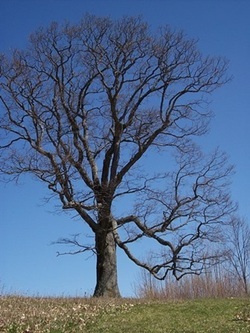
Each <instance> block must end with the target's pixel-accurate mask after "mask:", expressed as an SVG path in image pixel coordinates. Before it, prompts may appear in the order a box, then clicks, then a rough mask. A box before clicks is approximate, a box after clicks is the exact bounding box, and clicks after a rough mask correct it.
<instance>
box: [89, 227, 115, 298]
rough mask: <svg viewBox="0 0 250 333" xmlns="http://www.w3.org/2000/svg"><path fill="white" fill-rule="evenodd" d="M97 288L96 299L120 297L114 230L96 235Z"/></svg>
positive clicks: (103, 231) (102, 231)
mask: <svg viewBox="0 0 250 333" xmlns="http://www.w3.org/2000/svg"><path fill="white" fill-rule="evenodd" d="M95 240H96V251H97V262H96V276H97V281H96V287H95V291H94V296H95V297H116V298H117V297H120V292H119V288H118V281H117V262H116V243H115V240H114V236H113V232H112V230H110V231H107V230H105V229H103V230H101V231H99V232H97V233H96V237H95Z"/></svg>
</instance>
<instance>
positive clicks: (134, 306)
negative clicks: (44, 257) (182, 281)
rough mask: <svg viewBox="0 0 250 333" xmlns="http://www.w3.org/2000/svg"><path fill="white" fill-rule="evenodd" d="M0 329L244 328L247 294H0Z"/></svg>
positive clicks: (162, 331) (249, 328)
mask: <svg viewBox="0 0 250 333" xmlns="http://www.w3.org/2000/svg"><path fill="white" fill-rule="evenodd" d="M0 332H4V333H45V332H46V333H81V332H82V333H98V332H102V333H105V332H108V333H120V332H121V333H124V332H125V333H126V332H128V333H135V332H136V333H201V332H210V333H230V332H231V333H237V332H242V333H243V332H250V300H248V299H204V300H194V301H191V300H190V301H162V300H161V301H156V300H151V301H147V300H127V299H121V300H107V299H101V300H99V299H80V298H77V299H70V298H26V297H0Z"/></svg>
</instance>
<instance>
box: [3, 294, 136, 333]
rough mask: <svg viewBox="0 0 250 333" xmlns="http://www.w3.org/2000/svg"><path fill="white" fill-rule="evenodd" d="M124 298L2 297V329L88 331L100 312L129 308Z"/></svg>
mask: <svg viewBox="0 0 250 333" xmlns="http://www.w3.org/2000/svg"><path fill="white" fill-rule="evenodd" d="M131 305H132V304H130V303H128V302H126V301H124V300H116V301H114V300H109V299H102V300H100V299H80V298H33V297H18V296H2V297H0V314H1V317H0V332H6V333H42V332H44V333H45V332H46V333H47V332H48V333H61V332H67V333H69V332H70V333H74V332H78V333H79V332H85V327H86V323H89V324H91V323H92V322H93V321H94V320H95V318H96V317H97V316H98V315H100V313H102V314H103V313H105V314H110V313H112V312H115V313H119V312H125V311H128V309H129V308H130V307H131Z"/></svg>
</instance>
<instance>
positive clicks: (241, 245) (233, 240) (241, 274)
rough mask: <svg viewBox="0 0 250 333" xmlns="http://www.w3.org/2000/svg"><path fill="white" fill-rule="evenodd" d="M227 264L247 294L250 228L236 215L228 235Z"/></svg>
mask: <svg viewBox="0 0 250 333" xmlns="http://www.w3.org/2000/svg"><path fill="white" fill-rule="evenodd" d="M226 236H227V237H226V247H227V252H226V259H227V263H228V264H229V265H227V266H226V268H227V270H228V271H229V273H230V274H232V275H233V277H234V278H237V279H238V281H239V283H240V285H241V286H242V289H243V290H244V292H245V294H246V295H247V294H248V283H249V276H250V228H249V225H248V224H247V222H246V220H244V219H242V218H239V217H234V218H233V219H232V220H231V223H230V225H229V228H228V232H227V235H226Z"/></svg>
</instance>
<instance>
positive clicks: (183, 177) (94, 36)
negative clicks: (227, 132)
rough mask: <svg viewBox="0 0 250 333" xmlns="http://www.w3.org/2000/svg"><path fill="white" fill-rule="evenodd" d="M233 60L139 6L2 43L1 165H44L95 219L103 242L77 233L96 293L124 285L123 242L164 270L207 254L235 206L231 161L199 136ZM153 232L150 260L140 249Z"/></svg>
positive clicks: (158, 273) (90, 220) (196, 265)
mask: <svg viewBox="0 0 250 333" xmlns="http://www.w3.org/2000/svg"><path fill="white" fill-rule="evenodd" d="M226 70H227V62H226V61H225V60H224V59H222V58H213V57H204V56H203V55H202V54H201V53H200V52H199V51H198V50H197V46H196V42H195V41H194V40H189V39H187V38H186V37H185V35H184V34H183V33H182V32H176V31H173V30H171V29H170V28H169V27H161V28H160V29H159V30H157V31H156V32H155V31H151V30H150V29H149V27H148V25H147V24H146V23H145V22H143V21H142V20H141V19H140V18H133V17H124V18H123V19H121V20H118V21H112V20H111V19H109V18H99V17H95V16H91V15H86V16H85V17H84V18H83V19H82V21H81V22H80V23H79V24H76V25H73V24H68V23H67V24H64V25H58V24H57V23H52V24H51V25H50V26H49V27H48V28H40V29H39V30H38V31H36V32H35V33H34V34H32V35H31V37H30V41H29V45H28V47H27V49H25V50H14V51H13V52H12V53H11V54H8V55H1V58H0V100H1V104H2V107H1V118H0V121H1V123H0V140H1V141H0V170H1V173H2V174H4V175H7V176H8V177H10V178H11V179H15V178H18V177H19V176H20V175H22V174H23V173H30V174H33V175H35V176H36V177H37V178H38V179H40V180H41V181H42V182H44V183H45V184H47V187H48V189H49V190H50V191H51V193H53V195H55V196H56V197H57V198H58V199H59V201H60V202H61V206H62V208H63V209H70V210H74V211H75V212H77V214H78V216H79V217H80V218H82V220H83V221H85V223H86V224H87V225H88V226H89V228H90V230H91V231H92V232H93V234H94V236H95V243H94V244H93V247H92V246H87V245H86V246H85V245H84V244H82V243H81V244H82V245H80V243H79V242H78V239H76V238H75V239H73V240H72V241H71V242H72V243H74V244H76V245H80V250H81V251H85V250H89V249H92V250H93V251H94V253H95V254H96V258H97V264H96V277H97V280H96V288H95V292H94V295H95V296H112V297H117V296H119V295H120V293H119V289H118V284H117V262H116V249H117V246H118V247H119V248H120V249H121V250H122V251H124V253H125V254H126V255H127V256H128V258H129V259H131V260H132V261H133V262H134V263H135V264H137V265H139V266H141V267H144V268H145V269H147V270H148V271H149V272H151V273H152V274H153V275H154V276H155V277H156V278H159V279H164V278H165V277H166V275H167V274H168V273H169V272H172V273H173V274H174V276H175V277H176V278H177V279H179V278H180V277H181V276H183V275H184V274H187V273H200V272H201V270H202V268H203V265H204V264H205V263H206V262H207V260H209V257H210V254H209V252H208V251H207V246H208V244H209V243H211V242H215V241H217V240H218V238H219V235H220V231H221V227H222V226H223V224H224V223H225V221H226V219H227V216H228V214H230V213H231V211H232V210H233V208H234V207H233V205H232V202H231V200H230V196H229V193H228V176H229V175H230V173H231V167H230V166H229V165H228V164H227V161H226V156H225V155H224V154H222V153H220V152H219V151H218V150H215V152H213V153H211V154H210V155H208V156H206V155H204V154H203V153H202V152H201V150H200V149H199V148H198V146H197V144H196V143H197V139H195V138H197V137H198V136H200V135H203V134H205V133H206V131H207V125H208V123H209V120H210V116H211V115H210V113H209V111H208V108H207V100H206V97H205V96H209V94H210V93H212V92H213V91H214V89H216V88H218V87H220V86H221V85H223V84H224V83H225V82H226V81H227V78H226V76H225V73H226ZM194 139H195V140H194ZM154 158H155V159H156V161H158V162H157V164H156V162H154ZM144 240H147V241H146V243H145V244H146V245H145V246H146V247H145V251H146V249H147V250H148V251H151V252H150V257H151V259H152V260H151V261H150V264H149V263H148V262H147V261H146V260H145V257H144V258H142V257H140V256H138V255H137V254H138V253H137V252H136V251H132V249H134V246H132V245H133V243H134V242H138V244H140V247H141V246H144V245H143V244H144V243H143V241H144ZM65 241H67V240H65ZM68 241H69V242H70V240H68ZM153 249H154V251H153Z"/></svg>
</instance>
